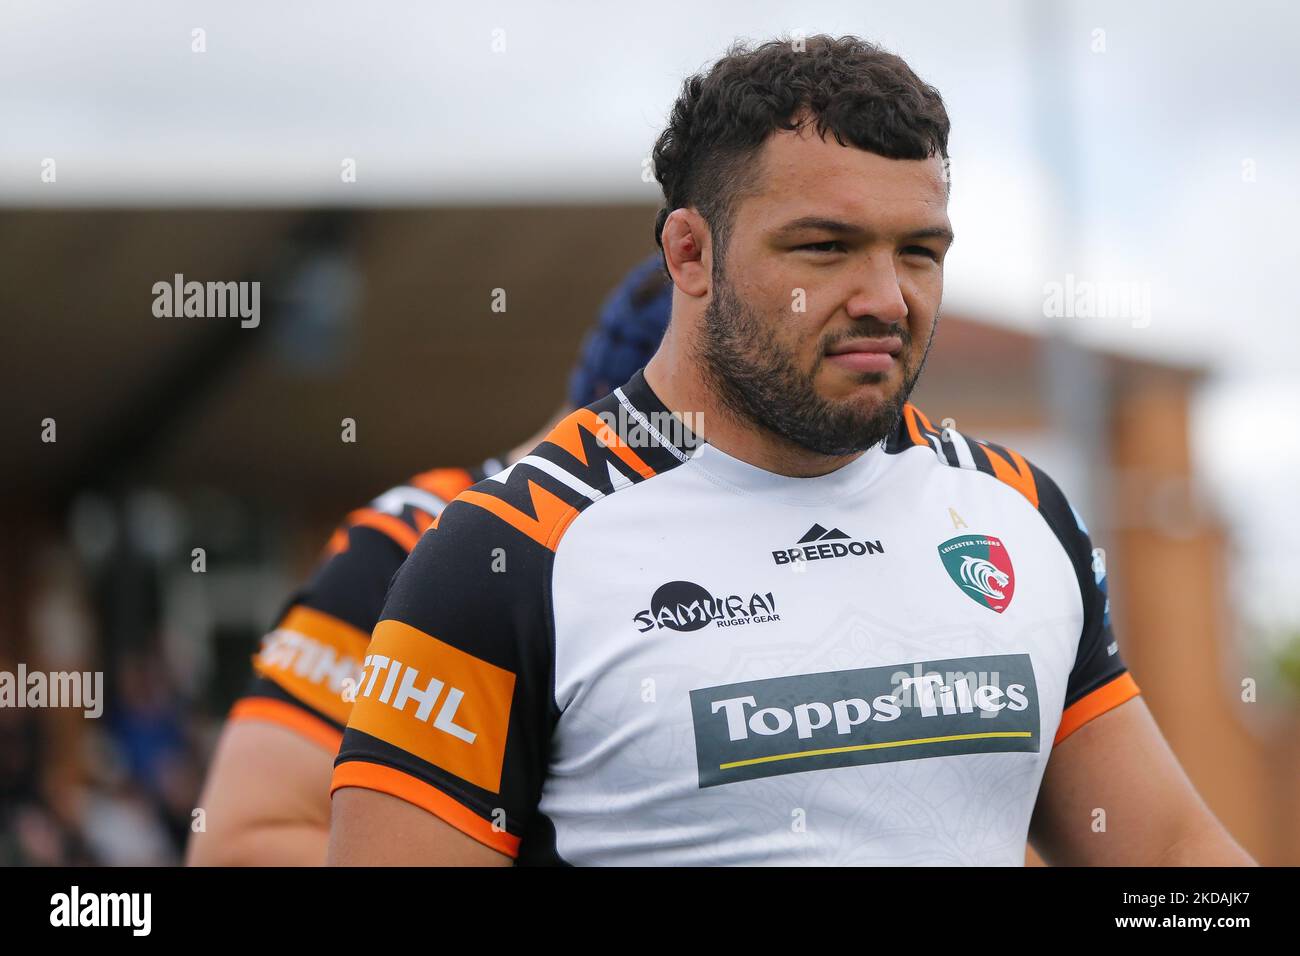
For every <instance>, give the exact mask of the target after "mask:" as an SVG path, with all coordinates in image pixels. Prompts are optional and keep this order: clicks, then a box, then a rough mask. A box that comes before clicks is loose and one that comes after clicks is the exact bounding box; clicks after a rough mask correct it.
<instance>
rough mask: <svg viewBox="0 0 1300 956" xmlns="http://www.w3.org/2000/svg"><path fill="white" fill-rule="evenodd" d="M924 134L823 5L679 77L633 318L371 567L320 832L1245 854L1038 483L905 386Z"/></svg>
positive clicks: (807, 854) (962, 852) (407, 843)
mask: <svg viewBox="0 0 1300 956" xmlns="http://www.w3.org/2000/svg"><path fill="white" fill-rule="evenodd" d="M948 130H949V123H948V116H947V113H946V111H945V109H944V105H943V101H942V99H941V98H940V96H939V94H938V92H937V91H935V90H934V89H933V88H932V87H930V86H928V85H926V84H925V83H924V82H922V81H921V80H920V79H919V78H918V77H917V76H916V74H915V73H913V71H912V70H911V69H910V68H909V67H908V65H907V64H906V63H905V62H904V61H903V60H902V59H900V58H899V57H897V56H894V55H892V54H889V53H887V52H884V51H882V50H880V49H879V48H878V47H876V46H874V45H872V44H869V43H865V42H863V41H861V40H858V39H855V38H852V37H843V38H839V39H834V38H831V37H824V36H818V37H811V38H809V39H808V40H807V41H806V45H800V44H792V43H790V42H784V41H773V42H770V43H766V44H763V45H761V46H758V47H757V48H753V49H750V48H748V47H745V46H737V47H735V48H733V49H732V50H731V51H729V52H728V53H727V55H726V56H724V57H723V58H722V59H720V60H719V61H718V62H717V63H716V64H714V65H713V67H712V68H711V69H709V70H708V71H706V72H704V73H702V74H700V75H698V76H693V77H691V78H690V79H688V80H687V81H686V83H685V85H684V87H683V89H682V93H681V95H680V97H679V98H678V100H677V102H676V104H675V106H674V108H673V110H672V114H671V117H670V120H669V124H668V128H667V129H666V130H665V131H664V133H663V134H662V135H661V136H660V138H659V141H658V143H657V145H656V147H655V151H654V160H655V171H656V175H657V177H658V179H659V182H660V184H661V185H662V187H663V191H664V199H665V203H664V208H663V210H662V211H661V212H660V214H659V216H658V220H657V222H656V227H655V235H656V240H657V241H658V242H659V244H660V247H661V248H662V251H663V258H664V264H665V267H666V269H667V271H668V273H669V274H670V275H671V277H672V281H673V285H674V290H673V307H672V319H671V322H670V324H669V328H668V332H667V334H666V335H665V338H664V341H663V343H662V344H661V345H660V347H659V350H658V351H657V352H656V354H655V356H654V358H653V359H652V360H651V361H650V363H649V365H648V366H647V367H646V368H645V370H644V371H643V372H639V373H638V374H636V375H634V376H633V377H632V378H631V379H630V380H629V381H628V382H626V383H625V384H624V385H623V386H622V387H621V388H618V389H616V390H615V391H614V394H613V395H611V396H609V397H608V398H606V399H603V400H601V401H598V402H595V403H593V404H591V405H589V406H587V407H586V408H585V409H580V410H578V411H577V412H574V413H573V414H572V415H570V416H568V417H567V418H566V419H565V420H564V421H563V422H561V423H560V424H559V425H558V426H557V427H556V428H555V429H554V430H553V431H552V432H551V433H550V435H548V436H547V438H546V440H545V441H543V442H542V443H541V444H539V445H538V446H537V447H536V448H534V449H533V450H532V451H531V452H530V453H529V454H527V455H526V456H524V457H523V458H522V459H521V460H520V461H519V462H518V463H516V464H515V465H514V466H513V467H512V468H511V469H509V470H508V471H507V472H506V473H503V474H501V475H498V476H496V477H495V478H493V479H489V480H487V481H483V482H480V483H478V484H476V485H475V486H474V487H473V488H472V489H470V490H468V491H466V492H464V493H463V494H462V495H461V496H460V497H459V498H458V499H457V500H456V501H455V502H453V503H452V504H451V505H450V506H449V507H448V508H447V509H446V510H445V511H444V512H443V514H442V516H441V518H440V523H439V527H438V532H437V534H435V535H429V536H426V537H425V538H424V539H423V540H422V541H421V543H420V544H419V545H418V546H417V547H416V549H415V551H414V552H413V553H412V555H411V557H410V559H409V560H408V561H407V563H406V564H405V566H404V567H403V569H402V570H401V571H400V572H399V573H398V575H397V577H396V578H395V579H394V581H393V585H392V588H391V590H390V592H389V595H388V600H387V603H386V604H385V607H384V611H383V614H382V619H381V620H380V623H379V625H378V626H377V627H376V629H375V633H374V638H373V640H372V643H371V646H370V648H369V653H368V656H367V658H366V661H365V664H364V669H363V676H362V680H361V684H360V687H359V689H358V694H357V699H356V703H355V706H354V707H353V710H352V713H351V716H350V719H349V722H348V728H347V730H346V732H345V735H344V740H343V745H342V748H341V750H340V753H339V757H338V760H337V762H336V765H335V771H334V777H333V783H332V790H333V799H334V816H333V825H332V828H331V844H330V854H331V860H332V861H333V862H335V863H343V864H377V863H383V864H416V863H427V864H467V865H507V864H510V863H511V862H518V863H550V864H563V863H571V864H617V865H626V864H650V865H669V866H681V865H719V864H741V865H749V864H812V865H816V864H857V865H875V866H880V865H916V864H945V865H1019V864H1021V863H1023V861H1024V854H1025V847H1026V842H1027V840H1028V839H1032V840H1033V842H1034V845H1035V846H1036V847H1037V848H1038V849H1039V851H1040V852H1041V853H1042V854H1043V855H1044V856H1045V857H1046V858H1047V859H1048V861H1049V862H1052V863H1067V864H1094V865H1096V864H1171V863H1200V864H1247V863H1249V862H1251V861H1250V859H1249V858H1248V857H1247V856H1246V854H1245V853H1243V852H1242V850H1241V849H1240V847H1238V846H1237V844H1236V843H1235V842H1234V841H1233V840H1232V838H1231V837H1230V836H1229V835H1228V834H1227V833H1226V832H1225V831H1224V829H1223V827H1222V826H1221V825H1220V824H1219V823H1218V821H1217V820H1215V818H1214V817H1213V815H1212V814H1211V813H1210V812H1209V811H1208V810H1207V808H1206V807H1205V805H1204V804H1203V803H1202V801H1201V800H1200V798H1199V797H1198V796H1197V794H1196V793H1195V791H1194V790H1193V788H1192V787H1191V785H1190V784H1189V782H1188V781H1187V778H1186V777H1185V776H1184V774H1183V772H1182V770H1181V769H1180V768H1179V766H1178V763H1177V761H1176V760H1175V759H1174V757H1173V755H1172V754H1171V752H1170V750H1169V748H1168V747H1167V745H1166V744H1165V742H1164V740H1163V739H1162V737H1161V735H1160V733H1159V731H1158V729H1157V728H1156V726H1155V724H1154V723H1153V721H1152V719H1151V717H1150V715H1149V713H1148V712H1147V710H1146V707H1145V705H1144V704H1143V701H1142V698H1141V696H1140V694H1139V690H1138V687H1137V684H1136V682H1135V681H1134V678H1133V677H1132V675H1131V674H1130V673H1129V671H1128V669H1127V668H1126V667H1125V665H1124V663H1123V661H1122V659H1121V657H1120V654H1119V648H1118V644H1117V643H1116V639H1115V636H1114V635H1113V634H1112V631H1111V625H1110V613H1109V601H1108V598H1107V594H1106V581H1105V575H1104V573H1103V572H1099V571H1094V570H1093V567H1092V557H1091V555H1092V543H1091V541H1090V540H1089V536H1088V533H1087V530H1086V528H1085V526H1084V524H1083V521H1082V520H1081V518H1080V517H1079V516H1078V515H1077V514H1076V513H1075V512H1074V510H1073V508H1072V507H1071V506H1070V504H1069V502H1068V501H1067V500H1066V498H1065V496H1064V495H1063V494H1062V492H1061V490H1060V488H1059V487H1058V486H1057V485H1056V483H1055V482H1054V481H1053V480H1052V479H1051V478H1050V477H1049V476H1048V475H1047V474H1045V473H1044V472H1043V471H1042V470H1041V469H1040V468H1038V467H1037V466H1035V465H1034V464H1032V463H1030V462H1028V461H1026V460H1025V458H1024V457H1023V456H1021V455H1019V454H1017V453H1016V452H1015V451H1013V450H1011V449H1009V448H1006V447H1004V446H1001V445H998V444H994V443H992V442H987V441H979V440H976V439H974V438H972V437H969V436H966V435H963V434H961V433H960V432H958V431H956V430H955V429H952V428H935V427H934V426H933V425H932V424H931V422H932V419H931V418H930V417H928V416H926V415H925V414H924V413H923V412H921V410H920V409H918V408H916V407H915V406H913V405H911V404H909V403H908V402H907V398H908V396H909V393H910V392H911V390H912V387H913V385H914V384H915V382H916V380H917V378H918V376H919V375H920V374H921V369H922V367H923V365H924V363H925V357H926V353H927V351H928V350H929V347H930V343H931V340H932V338H933V336H934V333H935V329H936V326H937V324H938V316H939V305H940V299H941V296H942V292H943V268H944V260H945V257H946V256H947V254H948V250H949V247H950V246H951V244H952V241H953V232H952V226H951V223H950V222H949V218H948V212H947V206H948V191H949V183H948V177H947V175H946V164H947V143H948ZM688 423H689V427H685V426H686V425H687V424H688ZM1098 807H1100V808H1104V809H1105V811H1106V813H1107V826H1106V827H1105V828H1104V832H1097V831H1096V830H1095V829H1094V826H1093V823H1094V820H1095V816H1094V810H1095V808H1098Z"/></svg>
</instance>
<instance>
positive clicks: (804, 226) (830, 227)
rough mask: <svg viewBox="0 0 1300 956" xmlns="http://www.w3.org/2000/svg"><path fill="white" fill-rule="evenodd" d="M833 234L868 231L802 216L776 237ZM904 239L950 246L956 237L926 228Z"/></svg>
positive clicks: (947, 231)
mask: <svg viewBox="0 0 1300 956" xmlns="http://www.w3.org/2000/svg"><path fill="white" fill-rule="evenodd" d="M813 230H816V231H820V232H831V233H836V234H837V235H841V236H861V235H865V234H866V232H867V231H866V230H865V229H863V228H862V227H861V226H857V225H854V224H853V223H851V222H844V221H843V220H840V219H827V218H826V217H824V216H802V217H800V218H799V219H792V220H790V221H789V222H787V223H786V224H785V225H783V226H781V227H780V228H778V229H777V230H776V232H775V235H776V236H777V237H778V238H782V237H785V236H788V235H790V234H792V233H797V232H805V231H813ZM903 238H904V239H944V240H946V241H947V242H948V243H949V244H950V245H951V244H952V242H953V240H954V239H955V238H956V236H954V235H953V231H952V230H951V229H949V228H948V227H947V226H926V227H925V228H924V229H914V230H913V231H912V232H909V233H907V234H906V235H904V236H903Z"/></svg>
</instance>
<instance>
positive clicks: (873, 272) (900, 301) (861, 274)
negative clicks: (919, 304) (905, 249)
mask: <svg viewBox="0 0 1300 956" xmlns="http://www.w3.org/2000/svg"><path fill="white" fill-rule="evenodd" d="M847 308H848V313H849V317H850V318H853V319H867V318H875V319H877V320H879V321H880V322H884V323H885V324H887V325H902V324H903V323H904V322H905V321H906V320H907V300H906V299H904V298H903V290H902V288H901V287H900V286H899V284H898V272H897V270H895V268H894V262H893V259H892V258H891V257H889V256H884V255H880V256H872V257H871V258H870V259H869V260H867V261H866V262H864V263H863V265H862V268H861V269H860V270H858V273H857V288H856V289H854V291H853V294H852V295H851V296H850V297H849V300H848V303H847Z"/></svg>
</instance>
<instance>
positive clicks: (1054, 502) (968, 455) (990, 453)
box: [886, 402, 1069, 511]
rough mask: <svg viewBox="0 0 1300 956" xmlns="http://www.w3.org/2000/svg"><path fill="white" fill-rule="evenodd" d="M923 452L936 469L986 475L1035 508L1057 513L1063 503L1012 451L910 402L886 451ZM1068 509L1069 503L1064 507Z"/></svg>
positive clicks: (1037, 470)
mask: <svg viewBox="0 0 1300 956" xmlns="http://www.w3.org/2000/svg"><path fill="white" fill-rule="evenodd" d="M936 422H937V424H935V423H936ZM912 449H924V450H926V451H928V452H929V453H930V455H929V458H930V460H931V461H932V462H933V464H934V465H935V466H936V467H948V468H952V469H956V470H957V471H958V472H961V473H966V474H970V475H972V476H973V475H979V474H982V475H986V476H988V477H991V478H994V479H996V480H997V481H999V482H1001V483H1002V484H1003V485H1005V486H1007V487H1008V488H1010V489H1012V490H1014V491H1016V492H1017V493H1019V494H1020V495H1022V496H1023V497H1024V498H1025V500H1026V501H1028V502H1029V503H1030V504H1031V505H1033V506H1034V508H1036V509H1038V510H1039V511H1043V510H1044V509H1045V508H1051V509H1053V510H1056V509H1057V508H1059V506H1060V504H1061V503H1062V502H1063V500H1064V496H1063V495H1062V494H1061V491H1060V488H1059V487H1058V486H1057V484H1056V482H1055V481H1054V480H1053V479H1052V478H1051V476H1050V475H1048V474H1047V472H1045V471H1044V470H1043V469H1042V468H1041V467H1039V466H1038V465H1037V464H1035V463H1034V462H1033V461H1031V460H1030V459H1029V458H1027V457H1026V456H1025V455H1022V454H1021V453H1020V452H1018V451H1016V450H1015V449H1014V448H1011V447H1008V446H1007V445H1004V444H1000V443H998V442H995V441H991V440H988V439H983V438H976V437H974V436H973V435H971V434H969V433H967V432H964V431H962V430H961V429H959V428H958V427H957V425H956V422H955V421H954V420H953V419H952V418H949V417H937V418H933V419H932V418H931V417H930V416H928V415H927V414H926V413H925V412H924V411H922V410H921V409H920V408H918V407H917V406H916V405H913V404H912V403H910V402H909V403H907V404H905V405H904V406H903V411H902V415H901V417H900V421H899V424H898V427H897V428H896V429H895V430H894V433H893V434H892V435H891V436H890V438H889V440H888V443H887V446H886V450H887V451H888V452H890V453H891V454H898V453H902V452H907V451H910V450H912ZM1065 507H1066V508H1067V509H1068V507H1069V505H1068V503H1067V504H1066V505H1065Z"/></svg>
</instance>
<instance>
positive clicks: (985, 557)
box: [939, 534, 1016, 614]
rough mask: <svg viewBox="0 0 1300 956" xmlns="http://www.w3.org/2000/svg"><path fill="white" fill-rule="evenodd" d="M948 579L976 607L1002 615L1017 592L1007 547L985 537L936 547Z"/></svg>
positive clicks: (968, 537)
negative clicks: (950, 579)
mask: <svg viewBox="0 0 1300 956" xmlns="http://www.w3.org/2000/svg"><path fill="white" fill-rule="evenodd" d="M939 557H940V558H941V559H943V566H944V567H945V568H946V569H947V571H948V576H949V577H950V578H952V579H953V581H954V582H955V583H956V585H957V586H958V587H959V588H961V590H962V593H963V594H965V595H966V596H967V597H969V598H970V599H971V600H972V601H974V602H975V603H976V604H980V605H983V606H984V607H987V608H991V609H992V610H994V611H997V612H998V613H999V614H1001V613H1002V612H1003V611H1005V610H1006V609H1007V605H1009V604H1010V603H1011V598H1012V597H1013V596H1014V595H1015V591H1016V572H1015V570H1014V569H1012V567H1011V555H1009V554H1007V549H1006V545H1004V544H1003V543H1002V542H1001V541H999V540H998V539H997V538H995V537H993V536H992V535H987V534H965V535H962V536H961V537H959V538H949V539H948V540H947V541H945V542H944V543H943V544H941V545H939Z"/></svg>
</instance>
